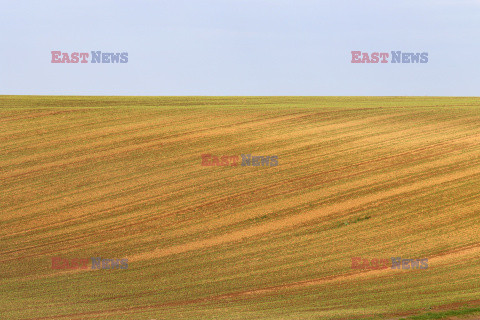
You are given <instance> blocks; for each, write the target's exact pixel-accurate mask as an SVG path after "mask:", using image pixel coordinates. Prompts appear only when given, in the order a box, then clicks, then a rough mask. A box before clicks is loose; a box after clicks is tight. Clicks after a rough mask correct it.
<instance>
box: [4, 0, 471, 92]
mask: <svg viewBox="0 0 480 320" xmlns="http://www.w3.org/2000/svg"><path fill="white" fill-rule="evenodd" d="M0 39H1V51H0V94H61V95H437V96H440V95H451V96H480V67H479V64H480V56H479V55H480V0H463V1H462V0H401V1H385V0H361V1H358V0H331V1H327V0H325V1H322V0H319V1H315V0H289V1H287V0H202V1H199V0H170V1H162V0H160V1H153V0H152V1H146V0H137V1H122V0H94V1H90V0H76V1H72V0H62V1H58V0H55V1H52V0H39V1H32V0H30V1H22V0H9V1H5V0H0ZM52 50H60V51H64V52H74V51H77V52H90V51H92V50H100V51H104V52H124V51H126V52H128V57H129V62H128V63H127V64H91V63H87V64H52V63H51V62H50V60H51V54H50V52H51V51H52ZM352 50H360V51H367V52H374V51H380V52H390V51H392V50H402V51H405V52H424V51H426V52H428V53H429V63H428V64H390V63H389V64H351V63H350V60H351V55H350V51H352Z"/></svg>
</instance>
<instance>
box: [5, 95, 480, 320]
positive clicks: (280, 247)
mask: <svg viewBox="0 0 480 320" xmlns="http://www.w3.org/2000/svg"><path fill="white" fill-rule="evenodd" d="M202 154H212V155H217V156H219V157H220V156H223V155H228V156H233V155H238V156H240V155H241V154H252V155H258V156H272V155H275V156H278V166H241V165H238V166H202V165H201V164H202V159H201V155H202ZM0 181H1V182H0V226H1V228H0V230H1V231H0V261H1V263H0V298H1V299H0V319H8V320H10V319H15V320H16V319H25V320H26V319H37V320H39V319H147V320H150V319H156V320H160V319H218V320H227V319H272V320H273V319H296V320H297V319H298V320H299V319H345V320H346V319H392V320H393V319H419V320H420V319H480V263H479V259H480V232H479V228H480V99H479V98H438V97H437V98H435V97H429V98H422V97H411V98H409V97H66V96H65V97H58V96H57V97H53V96H0ZM52 257H62V258H65V259H76V258H90V257H103V258H107V259H114V258H118V259H128V268H127V269H101V270H92V269H91V268H89V269H53V268H52ZM352 257H362V258H368V259H373V258H378V259H381V258H382V259H385V258H386V259H390V258H391V257H402V258H407V259H410V258H411V259H415V258H428V269H408V270H406V269H401V270H397V269H391V268H387V269H352Z"/></svg>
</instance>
